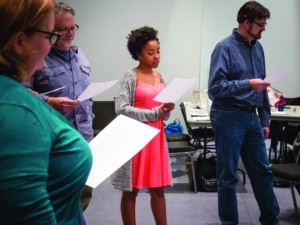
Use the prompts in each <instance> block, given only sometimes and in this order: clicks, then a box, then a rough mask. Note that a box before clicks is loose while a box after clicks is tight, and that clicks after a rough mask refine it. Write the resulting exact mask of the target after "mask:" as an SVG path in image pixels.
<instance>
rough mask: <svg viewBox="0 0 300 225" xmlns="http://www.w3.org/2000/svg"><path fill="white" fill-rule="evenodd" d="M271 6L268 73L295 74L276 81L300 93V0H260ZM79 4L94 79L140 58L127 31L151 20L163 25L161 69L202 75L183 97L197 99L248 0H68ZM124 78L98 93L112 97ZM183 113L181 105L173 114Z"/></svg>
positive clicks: (265, 39) (265, 40)
mask: <svg viewBox="0 0 300 225" xmlns="http://www.w3.org/2000/svg"><path fill="white" fill-rule="evenodd" d="M258 1H259V2H261V3H262V4H263V5H265V6H266V7H267V8H269V10H270V12H271V19H270V20H268V25H267V27H266V31H265V32H264V33H263V35H262V39H261V42H262V44H263V46H264V49H265V55H266V62H267V65H266V66H267V73H268V75H270V76H271V75H272V74H278V73H280V74H283V75H286V76H287V75H292V76H290V77H289V78H286V79H285V80H283V81H281V82H277V83H274V84H273V86H274V87H276V88H278V89H279V90H281V91H282V92H283V93H284V95H285V96H286V97H295V96H300V93H299V88H298V84H300V82H299V79H300V78H299V77H300V76H299V72H298V71H300V63H299V58H300V57H299V56H300V51H299V49H300V48H299V45H300V41H299V37H300V29H299V28H298V22H299V21H300V18H299V17H300V15H299V13H298V12H299V11H300V1H299V0H285V1H282V0H272V1H269V0H258ZM65 2H66V3H68V4H70V5H71V6H72V7H74V9H75V10H76V13H77V15H76V21H77V23H78V24H79V25H80V29H79V31H78V33H77V37H76V44H78V45H79V46H80V47H81V48H82V49H83V50H84V51H85V52H86V54H87V56H88V58H89V61H90V63H91V65H92V72H93V78H92V79H93V81H94V82H97V81H108V80H115V79H120V78H121V77H122V75H123V74H124V72H125V71H126V70H128V69H130V68H133V67H135V66H136V65H137V63H136V62H135V61H134V60H132V59H131V57H130V55H129V53H128V51H127V49H126V41H127V39H126V36H127V34H128V33H129V32H130V31H131V30H133V29H135V28H138V27H141V26H144V25H148V26H153V27H154V28H155V29H157V30H158V31H159V33H158V36H159V38H160V42H161V62H160V66H159V68H158V71H160V72H161V73H163V74H164V75H165V76H166V77H167V79H168V81H171V80H172V79H173V78H175V77H185V78H199V84H197V85H195V86H194V87H193V88H191V90H190V92H189V93H187V94H186V95H185V96H183V97H182V98H181V99H180V100H179V101H178V102H177V105H179V103H180V102H181V101H188V100H192V89H194V88H199V87H201V88H206V87H207V80H208V79H207V78H208V70H209V62H210V54H211V52H212V49H213V48H214V46H215V44H216V43H217V42H218V41H220V40H221V39H223V38H224V37H226V36H228V35H229V34H230V33H231V32H232V29H233V28H234V27H236V26H237V22H236V14H237V11H238V10H239V8H240V7H241V6H242V4H244V3H245V2H246V1H244V0H226V1H224V0H152V1H146V0H130V1H128V0H127V1H126V0H117V1H110V0H89V1H82V0H66V1H65ZM117 87H118V84H117V85H116V86H114V87H113V88H112V89H110V90H109V91H106V92H105V93H103V94H101V95H100V96H98V97H96V98H95V99H96V100H111V99H113V97H114V96H115V94H116V91H117ZM175 118H179V119H180V120H181V121H182V122H183V119H182V116H181V112H180V109H179V107H177V108H176V110H175V111H174V113H173V114H172V117H171V118H170V120H173V119H175Z"/></svg>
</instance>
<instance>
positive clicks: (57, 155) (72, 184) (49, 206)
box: [0, 75, 92, 225]
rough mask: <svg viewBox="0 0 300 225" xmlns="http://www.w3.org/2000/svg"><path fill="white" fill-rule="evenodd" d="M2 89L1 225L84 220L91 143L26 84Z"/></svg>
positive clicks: (1, 80) (5, 80)
mask: <svg viewBox="0 0 300 225" xmlns="http://www.w3.org/2000/svg"><path fill="white" fill-rule="evenodd" d="M0 90H1V94H0V224H1V225H2V224H30V225H35V224H40V225H45V224H47V225H52V224H60V225H67V224H70V225H71V224H72V225H76V224H78V222H77V218H78V215H79V214H80V213H81V207H80V194H81V189H82V187H83V186H84V184H85V182H86V179H87V176H88V174H89V171H90V169H91V164H92V155H91V151H90V148H89V146H88V143H87V142H86V141H85V140H84V139H83V137H82V136H81V135H80V134H79V133H78V132H77V131H76V130H75V129H74V128H73V127H72V125H71V124H70V123H69V122H68V121H67V120H66V119H65V118H64V117H63V116H62V115H61V114H60V113H59V112H57V111H56V110H54V109H52V108H51V107H50V106H48V105H47V104H46V103H44V102H43V101H42V100H40V99H39V98H38V97H36V96H35V95H34V94H32V93H31V92H30V91H29V90H28V89H27V88H25V87H24V86H23V85H22V84H21V83H18V82H16V81H15V80H13V79H11V78H9V77H6V76H1V75H0Z"/></svg>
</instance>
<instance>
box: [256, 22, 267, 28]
mask: <svg viewBox="0 0 300 225" xmlns="http://www.w3.org/2000/svg"><path fill="white" fill-rule="evenodd" d="M252 22H253V23H255V24H256V25H257V26H259V27H260V28H265V27H266V26H267V23H257V22H255V21H252Z"/></svg>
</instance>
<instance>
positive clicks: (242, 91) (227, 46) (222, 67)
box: [208, 28, 270, 127]
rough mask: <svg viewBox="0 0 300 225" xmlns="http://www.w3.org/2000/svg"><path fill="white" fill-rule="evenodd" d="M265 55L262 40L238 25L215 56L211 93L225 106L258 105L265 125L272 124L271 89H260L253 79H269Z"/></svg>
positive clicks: (220, 43)
mask: <svg viewBox="0 0 300 225" xmlns="http://www.w3.org/2000/svg"><path fill="white" fill-rule="evenodd" d="M265 77H266V71H265V57H264V51H263V48H262V46H261V44H260V43H259V42H258V41H252V43H251V45H250V44H249V42H248V40H247V39H246V38H245V37H243V36H241V35H240V34H239V33H238V32H237V29H236V28H235V29H234V30H233V32H232V35H230V36H229V37H227V38H225V39H223V40H222V41H221V42H219V43H218V44H217V45H216V47H215V49H214V51H213V53H212V56H211V65H210V73H209V88H208V94H209V96H210V98H211V99H212V100H213V104H215V105H216V106H222V107H244V108H257V109H258V114H259V116H260V120H261V124H262V126H263V127H266V126H269V118H270V104H269V99H268V95H267V91H266V90H264V91H263V92H256V91H254V90H253V89H252V88H251V87H250V83H249V80H250V79H253V78H260V79H265Z"/></svg>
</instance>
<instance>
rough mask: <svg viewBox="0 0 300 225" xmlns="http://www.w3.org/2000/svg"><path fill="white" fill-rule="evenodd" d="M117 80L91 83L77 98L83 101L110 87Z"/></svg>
mask: <svg viewBox="0 0 300 225" xmlns="http://www.w3.org/2000/svg"><path fill="white" fill-rule="evenodd" d="M117 81H118V80H112V81H106V82H97V83H91V84H90V85H89V86H88V87H87V88H86V89H85V90H84V91H83V92H82V93H81V95H80V96H79V97H78V98H77V100H79V101H81V102H82V101H84V100H86V99H89V98H92V97H94V96H96V95H98V94H100V93H101V92H103V91H106V90H107V89H109V88H111V87H112V86H113V85H114V84H115V83H116V82H117Z"/></svg>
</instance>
